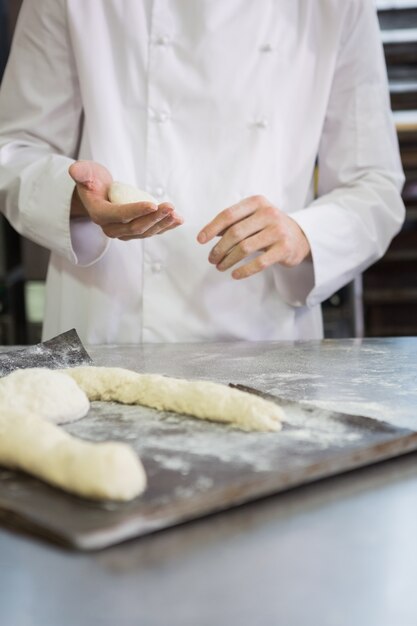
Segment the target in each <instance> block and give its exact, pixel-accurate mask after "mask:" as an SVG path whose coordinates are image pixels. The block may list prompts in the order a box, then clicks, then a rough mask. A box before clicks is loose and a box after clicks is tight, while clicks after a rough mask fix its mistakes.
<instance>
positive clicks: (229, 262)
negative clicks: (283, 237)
mask: <svg viewBox="0 0 417 626" xmlns="http://www.w3.org/2000/svg"><path fill="white" fill-rule="evenodd" d="M276 241H277V232H276V228H274V227H269V228H265V229H264V230H262V231H261V232H259V233H257V234H255V235H253V236H252V237H248V238H247V239H244V240H243V241H240V242H239V243H238V244H237V245H236V246H234V247H233V248H232V249H231V251H230V252H229V254H227V255H226V256H224V257H223V258H222V259H221V261H220V263H218V265H217V269H218V270H219V271H220V272H224V271H226V270H228V269H229V268H231V267H233V265H236V263H239V262H240V261H242V260H243V259H245V258H246V257H247V256H249V255H251V254H253V253H254V252H259V251H260V250H265V249H266V248H268V247H269V246H271V245H273V244H274V243H276Z"/></svg>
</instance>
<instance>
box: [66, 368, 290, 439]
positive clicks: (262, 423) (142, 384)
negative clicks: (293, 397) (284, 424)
mask: <svg viewBox="0 0 417 626" xmlns="http://www.w3.org/2000/svg"><path fill="white" fill-rule="evenodd" d="M65 371H66V372H67V373H68V374H69V375H70V376H72V377H73V378H74V380H75V381H76V382H77V383H78V384H79V386H80V387H81V389H83V390H84V391H85V393H86V394H87V396H88V398H89V399H90V400H104V401H109V400H114V401H116V402H121V403H122V404H142V405H145V406H149V407H152V408H154V409H158V410H160V411H175V412H176V413H185V414H186V415H193V416H194V417H199V418H201V419H207V420H213V421H216V422H226V423H229V424H233V425H234V426H236V427H238V428H240V429H241V430H247V431H253V430H257V431H276V430H280V429H281V421H282V420H283V419H284V413H283V411H282V409H281V408H280V407H279V406H277V405H276V404H274V403H273V402H268V401H267V400H264V399H263V398H260V397H258V396H255V395H252V394H250V393H245V392H243V391H239V390H237V389H232V388H230V387H226V385H219V384H217V383H212V382H207V381H202V380H197V381H192V380H183V379H177V378H168V377H166V376H159V375H158V374H137V373H136V372H132V371H130V370H126V369H122V368H111V367H93V366H88V367H74V368H71V369H67V370H65Z"/></svg>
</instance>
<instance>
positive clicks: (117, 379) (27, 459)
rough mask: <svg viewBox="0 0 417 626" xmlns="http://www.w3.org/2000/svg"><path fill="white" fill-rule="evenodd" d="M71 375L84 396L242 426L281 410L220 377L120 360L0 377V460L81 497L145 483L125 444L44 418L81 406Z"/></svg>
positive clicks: (266, 423)
mask: <svg viewBox="0 0 417 626" xmlns="http://www.w3.org/2000/svg"><path fill="white" fill-rule="evenodd" d="M74 381H75V383H78V385H79V386H80V387H81V389H83V390H84V392H85V393H86V394H87V396H88V398H89V399H90V400H104V401H109V400H114V401H116V402H121V403H123V404H142V405H145V406H150V407H153V408H155V409H159V410H165V411H176V412H177V413H185V414H188V415H193V416H194V417H199V418H201V419H209V420H214V421H218V422H226V423H230V424H233V425H234V426H237V427H238V428H240V429H242V430H258V431H276V430H280V428H281V421H282V420H283V418H284V414H283V411H282V409H281V408H280V407H278V406H277V405H276V404H274V403H273V402H268V401H266V400H264V399H262V398H259V397H258V396H255V395H252V394H249V393H245V392H242V391H238V390H237V389H231V388H230V387H226V386H225V385H218V384H216V383H212V382H206V381H189V380H182V379H175V378H167V377H165V376H159V375H157V374H137V373H136V372H132V371H130V370H126V369H121V368H106V367H75V368H71V369H68V370H62V371H61V372H55V371H52V370H39V369H32V370H30V369H28V370H20V371H17V372H15V373H13V374H10V375H9V376H7V377H6V378H4V379H1V380H0V464H1V465H6V466H7V467H10V468H17V469H22V470H25V471H27V472H29V473H30V474H33V475H34V476H37V477H38V478H42V479H43V480H45V481H46V482H48V483H51V484H53V485H56V486H57V487H61V488H62V489H64V490H65V491H69V492H72V493H75V494H77V495H80V496H84V497H87V498H95V499H112V500H131V499H132V498H134V497H136V496H138V495H139V494H141V493H142V492H143V491H144V489H145V487H146V474H145V471H144V469H143V466H142V464H141V462H140V460H139V458H138V457H137V455H136V454H135V452H134V451H133V450H132V449H131V448H130V447H129V446H127V445H125V444H123V443H114V442H105V443H89V442H87V441H82V440H79V439H76V438H74V437H72V436H71V435H69V434H68V433H66V432H65V431H64V430H62V429H61V428H59V427H58V426H56V425H55V424H51V423H49V422H48V421H47V419H49V420H52V421H55V422H57V423H58V422H60V421H68V420H69V419H76V417H75V415H78V416H79V417H81V416H82V414H84V413H83V411H85V412H86V411H87V410H88V400H87V399H86V398H85V396H84V394H83V393H82V391H81V389H79V388H77V386H76V385H75V383H74ZM80 394H82V395H80ZM75 400H76V402H75Z"/></svg>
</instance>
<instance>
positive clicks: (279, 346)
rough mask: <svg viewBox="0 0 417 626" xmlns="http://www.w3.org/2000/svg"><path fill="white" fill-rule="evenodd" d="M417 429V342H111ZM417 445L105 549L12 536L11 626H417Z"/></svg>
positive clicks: (7, 535) (146, 357)
mask: <svg viewBox="0 0 417 626" xmlns="http://www.w3.org/2000/svg"><path fill="white" fill-rule="evenodd" d="M90 353H91V355H92V357H93V359H94V360H95V362H96V363H97V364H102V365H119V366H124V367H130V368H133V369H137V370H138V371H147V372H160V373H164V374H168V375H174V376H184V377H190V378H209V379H211V380H217V381H219V382H240V383H243V384H245V383H246V384H250V385H252V386H254V387H259V388H260V389H263V390H264V391H269V392H271V393H276V394H279V395H281V396H286V397H289V398H298V399H306V400H307V399H308V400H312V401H314V402H316V403H319V404H321V405H322V406H326V407H331V408H336V407H337V408H339V409H340V410H343V411H349V412H353V413H357V414H364V415H369V416H371V417H377V418H379V419H384V420H386V421H391V422H393V423H395V424H398V425H402V426H408V427H409V428H416V429H417V338H412V339H389V340H382V339H380V340H378V339H375V340H365V341H363V342H361V341H358V340H351V341H350V340H340V341H337V340H334V341H324V342H306V343H298V344H292V343H273V344H259V343H258V344H247V343H242V344H204V345H202V344H194V345H193V344H189V345H147V346H144V347H137V348H133V347H112V346H106V347H95V348H91V349H90ZM416 580H417V454H411V455H408V456H406V457H403V458H400V459H396V460H393V461H389V462H386V463H383V464H380V465H376V466H373V467H371V468H368V469H363V470H358V471H355V472H351V473H349V474H345V475H343V476H339V477H335V478H332V479H327V480H325V481H321V482H318V483H315V484H313V485H310V486H306V487H302V488H298V489H296V490H293V491H290V492H287V493H285V494H281V495H279V496H275V497H271V498H268V499H265V500H262V501H259V502H256V503H253V504H250V505H246V506H244V507H241V508H239V509H236V510H234V511H229V512H226V513H222V514H219V515H217V516H213V517H211V518H207V519H204V520H201V521H198V522H193V523H190V524H186V525H183V526H180V527H177V528H174V529H171V530H169V531H165V532H163V533H159V534H155V535H153V536H149V537H147V538H144V539H141V540H137V541H131V542H128V543H126V544H124V545H121V546H118V547H115V548H111V549H109V550H106V551H103V552H98V553H95V554H89V555H79V554H77V553H71V552H66V551H64V550H62V549H60V548H56V547H53V546H51V545H49V544H46V543H42V542H41V541H39V540H36V539H31V538H27V537H24V536H19V535H17V534H15V533H14V532H12V531H6V530H0V624H1V625H2V626H20V625H22V626H26V625H30V626H33V625H34V626H38V625H39V626H40V625H42V626H70V625H71V626H73V625H77V626H84V625H86V626H87V625H88V626H90V625H95V624H100V625H101V624H104V625H109V626H110V625H112V626H115V625H116V624H117V625H121V626H130V625H133V624H134V625H135V626H136V625H137V624H144V625H152V626H154V625H155V626H156V625H158V626H159V625H161V626H168V625H169V626H177V625H181V626H186V625H188V624H189V625H193V626H206V625H216V626H222V625H223V624H224V625H226V624H239V626H246V625H248V626H249V625H250V626H253V625H254V624H256V626H264V625H268V626H269V625H274V626H275V625H278V624H282V625H283V626H306V625H310V624H312V625H315V624H320V626H351V625H355V626H362V625H364V626H373V625H375V626H377V625H378V626H388V625H389V626H391V625H392V626H408V625H410V626H411V625H413V626H415V625H416V624H417V594H416V592H415V585H416Z"/></svg>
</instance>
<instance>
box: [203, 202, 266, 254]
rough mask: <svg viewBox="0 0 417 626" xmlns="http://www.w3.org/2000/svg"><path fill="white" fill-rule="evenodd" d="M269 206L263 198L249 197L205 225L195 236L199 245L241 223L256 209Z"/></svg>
mask: <svg viewBox="0 0 417 626" xmlns="http://www.w3.org/2000/svg"><path fill="white" fill-rule="evenodd" d="M264 206H269V203H268V200H267V199H266V198H264V196H251V197H249V198H245V200H242V201H241V202H239V203H238V204H234V205H233V206H231V207H229V208H228V209H225V210H224V211H222V212H221V213H219V214H218V215H217V216H216V217H215V218H214V220H212V221H211V222H209V223H208V224H206V226H204V228H202V229H201V231H200V232H199V233H198V235H197V241H198V242H199V243H207V242H208V241H211V239H213V237H216V236H218V235H220V234H221V233H222V232H223V231H226V230H227V229H228V228H229V227H230V226H232V225H233V224H235V223H236V222H239V221H241V220H242V219H244V218H245V217H248V215H251V214H252V213H254V212H255V211H256V210H257V209H259V208H262V207H264Z"/></svg>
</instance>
